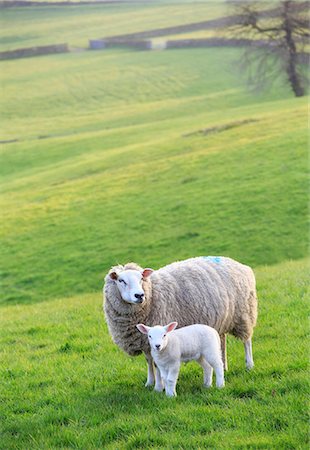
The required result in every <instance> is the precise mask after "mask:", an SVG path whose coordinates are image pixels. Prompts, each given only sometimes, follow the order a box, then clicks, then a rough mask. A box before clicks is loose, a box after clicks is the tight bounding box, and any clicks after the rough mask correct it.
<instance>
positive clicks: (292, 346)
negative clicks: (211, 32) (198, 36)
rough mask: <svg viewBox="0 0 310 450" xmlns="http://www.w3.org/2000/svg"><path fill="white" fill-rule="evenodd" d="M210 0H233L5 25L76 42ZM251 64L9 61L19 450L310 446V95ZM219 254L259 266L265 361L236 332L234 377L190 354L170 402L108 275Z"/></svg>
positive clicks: (6, 234)
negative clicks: (249, 365) (131, 332)
mask: <svg viewBox="0 0 310 450" xmlns="http://www.w3.org/2000/svg"><path fill="white" fill-rule="evenodd" d="M202 7H203V10H205V12H206V14H210V17H211V15H213V16H214V17H215V16H216V14H217V13H216V11H217V12H218V10H217V7H219V8H221V4H220V3H219V4H218V5H216V4H212V5H211V4H207V3H206V4H204V5H201V4H199V3H197V4H196V3H193V4H190V3H188V2H182V6H180V5H179V4H177V3H176V2H168V1H165V2H160V3H150V4H149V5H140V6H139V7H137V5H136V4H135V5H128V4H126V5H122V6H118V7H117V8H116V6H115V5H111V6H109V7H108V9H106V10H104V11H105V13H104V14H102V15H101V13H100V14H99V12H100V11H101V12H102V11H103V10H101V9H100V8H101V7H99V6H95V7H89V8H87V10H86V9H84V10H83V12H82V9H80V8H82V7H81V6H79V7H77V8H76V9H75V7H73V9H70V11H71V12H70V11H69V10H68V9H62V8H56V9H54V8H48V12H49V13H50V15H49V16H47V15H46V14H47V9H44V11H43V8H42V10H41V11H39V9H37V8H36V9H31V10H30V9H29V10H28V9H27V10H25V9H14V11H13V10H7V11H4V14H6V16H3V17H4V18H5V23H6V24H7V26H6V30H5V31H3V35H2V36H6V37H7V41H6V44H5V46H6V45H8V46H9V47H10V46H11V45H12V46H13V48H14V46H15V44H16V45H17V41H16V40H15V43H14V39H13V40H12V37H14V36H15V37H18V39H19V42H18V46H20V47H21V46H25V45H20V44H21V43H23V44H27V45H28V44H29V45H30V43H31V45H35V44H36V43H37V44H38V45H39V44H43V43H47V39H49V38H50V37H53V41H54V42H55V40H58V39H55V40H54V38H56V37H57V33H59V35H58V36H59V37H61V36H63V37H66V39H67V38H68V40H69V41H70V43H72V44H73V43H74V42H82V40H83V39H84V37H86V35H87V37H91V36H88V35H89V34H90V31H91V30H93V31H94V32H96V34H95V37H96V36H98V35H100V34H99V33H98V29H99V28H98V27H99V26H100V23H99V22H100V20H101V18H104V21H105V23H106V26H107V29H109V30H110V31H109V32H110V33H111V34H112V33H113V34H120V33H121V32H130V31H141V30H143V29H146V28H148V29H150V28H156V27H160V26H169V25H173V24H176V23H187V22H194V21H199V20H204V17H203V15H202V12H201V14H199V13H198V9H199V8H202ZM156 8H158V10H157V12H156V11H155V10H156ZM165 8H167V9H165ZM169 8H170V10H171V11H172V10H174V11H175V10H176V9H178V8H179V9H178V11H179V15H170V16H169V14H168V13H167V11H168V10H169ZM204 8H205V9H204ZM190 10H191V11H192V12H191V13H189V11H190ZM107 11H109V13H108V12H107ZM13 12H15V13H16V15H15V16H14V14H13ZM146 12H148V15H147V14H146ZM164 12H166V14H164ZM31 14H33V15H32V16H31ZM72 14H76V16H73V15H72ZM182 14H183V16H182ZM30 16H31V17H30ZM95 16H96V17H98V21H99V22H96V20H95ZM181 16H182V17H181ZM73 17H75V19H74V22H73ZM116 17H118V18H119V21H118V22H117V21H115V20H114V19H115V18H116ZM147 17H148V19H147ZM143 18H145V20H144V19H143ZM26 19H27V20H26ZM43 19H44V20H43ZM112 19H113V20H112ZM41 24H42V26H41ZM68 24H69V25H70V26H68ZM44 27H47V28H46V29H45V30H46V31H44ZM49 27H50V28H49ZM57 27H58V31H57ZM109 27H110V28H109ZM30 31H31V33H32V37H31V36H30V34H29V33H30ZM104 34H106V33H104ZM66 39H65V40H66ZM60 40H62V39H60ZM10 48H11V47H10ZM239 56H240V53H239V50H238V49H231V48H230V49H228V48H226V49H225V48H217V49H195V50H193V49H192V50H171V51H164V52H131V51H124V50H110V51H102V52H81V53H71V54H64V55H54V56H47V57H40V58H30V59H21V60H15V61H6V62H1V71H0V83H1V89H2V95H1V97H2V105H1V138H0V140H1V141H5V140H16V142H14V143H10V144H9V143H7V144H3V145H1V149H0V158H1V184H0V187H1V198H0V202H1V203H0V207H1V212H2V224H1V230H0V236H1V242H2V258H1V269H2V286H1V287H2V291H1V294H2V295H1V301H0V303H1V308H0V311H1V314H0V336H1V337H0V358H1V362H0V371H1V372H0V377H1V383H0V408H1V410H0V417H1V421H0V448H3V449H5V450H7V449H11V448H12V449H14V448H15V449H29V448H31V449H32V448H34V449H35V448H37V449H45V448H46V449H53V448H82V449H88V448H94V449H95V448H107V449H109V448H110V449H113V450H114V449H116V448H117V449H119V448H120V449H122V448H126V449H129V448H151V447H153V448H162V449H166V448H193V449H197V448H206V447H209V448H227V449H228V448H287V449H291V448H298V449H303V448H307V443H308V441H307V403H306V393H307V388H308V385H307V375H308V373H307V354H306V352H307V330H308V329H307V323H306V317H307V306H306V300H307V299H308V292H307V290H306V288H307V282H308V278H307V276H308V269H309V263H308V260H307V259H306V257H307V255H308V245H307V239H306V236H307V212H308V211H307V203H308V185H307V166H308V155H307V144H308V142H307V128H308V124H307V106H308V105H307V100H306V99H305V98H300V99H296V98H294V97H293V95H292V93H291V92H290V90H289V88H288V87H287V86H286V84H285V83H284V82H283V80H278V81H277V83H275V84H274V85H273V88H272V89H271V90H269V91H266V92H261V93H255V94H254V93H253V92H250V91H249V90H247V89H246V88H245V87H244V84H243V79H242V77H241V76H240V74H239V72H238V71H237V70H236V69H235V67H236V66H237V65H238V58H239ZM212 128H214V129H215V130H218V131H217V132H211V133H208V134H203V132H202V130H206V129H212ZM208 254H209V255H210V254H211V255H212V254H214V255H228V256H231V257H233V258H235V259H238V260H240V261H242V262H244V263H247V264H250V265H252V266H253V267H254V269H255V272H256V275H257V280H258V293H259V299H260V303H259V320H258V325H257V329H256V331H255V337H254V357H255V362H256V367H255V370H254V371H253V372H251V373H247V372H246V371H245V369H244V362H243V359H244V355H243V349H242V345H241V344H240V342H237V341H236V340H234V339H233V338H230V340H229V348H228V350H229V365H230V370H229V372H228V374H227V378H226V387H225V389H224V390H222V391H217V390H216V389H211V390H210V391H205V390H204V389H203V388H202V387H201V384H202V374H201V371H200V368H199V366H196V365H194V364H192V363H191V364H188V365H186V366H184V367H183V368H182V371H181V376H180V380H179V384H178V394H179V396H178V397H177V399H172V400H168V399H166V398H165V396H164V395H157V394H156V393H154V392H152V391H148V390H146V389H145V388H144V381H145V376H146V367H145V366H146V364H145V362H144V359H143V357H138V358H129V357H128V356H126V355H125V354H123V353H122V352H121V351H120V350H119V349H118V348H117V347H116V346H115V345H113V344H112V342H111V339H110V337H109V336H108V333H107V328H106V325H105V322H104V319H103V315H102V311H101V301H102V300H101V289H102V284H103V278H104V275H105V273H106V272H107V270H108V269H109V267H110V266H111V265H113V264H115V263H117V262H120V263H122V262H127V261H129V260H135V261H136V262H138V263H140V264H141V265H144V266H149V267H153V268H158V267H160V266H162V265H164V264H166V263H169V262H171V261H173V260H177V259H183V258H187V257H190V256H195V255H208Z"/></svg>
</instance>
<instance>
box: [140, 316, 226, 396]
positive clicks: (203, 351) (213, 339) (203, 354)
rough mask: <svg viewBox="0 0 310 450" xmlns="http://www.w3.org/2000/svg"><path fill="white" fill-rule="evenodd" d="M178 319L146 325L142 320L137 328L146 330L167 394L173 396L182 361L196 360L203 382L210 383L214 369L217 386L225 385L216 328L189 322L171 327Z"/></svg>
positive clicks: (141, 330) (207, 385) (205, 384)
mask: <svg viewBox="0 0 310 450" xmlns="http://www.w3.org/2000/svg"><path fill="white" fill-rule="evenodd" d="M177 325H178V323H177V322H172V323H169V325H166V326H163V327H162V326H160V325H156V326H155V327H148V326H146V325H143V324H142V323H140V324H138V325H137V328H138V330H139V331H140V332H141V333H143V334H147V336H148V340H149V343H150V347H151V354H152V357H153V359H154V361H155V364H156V366H157V367H158V369H159V370H160V374H161V376H162V380H163V383H164V386H163V387H164V388H165V391H166V395H167V396H168V397H173V396H176V395H177V393H176V389H175V388H176V384H177V380H178V376H179V371H180V366H181V362H187V361H192V360H195V361H197V362H198V363H199V364H200V365H201V366H202V368H203V381H204V383H203V384H204V386H206V387H210V386H211V385H212V372H213V369H214V371H215V374H216V386H217V387H219V388H221V387H224V367H223V361H222V357H221V342H220V337H219V335H218V332H217V331H216V330H215V329H214V328H211V327H208V326H207V325H200V324H196V325H190V326H188V327H184V328H179V329H178V330H175V331H173V330H174V329H175V328H176V326H177Z"/></svg>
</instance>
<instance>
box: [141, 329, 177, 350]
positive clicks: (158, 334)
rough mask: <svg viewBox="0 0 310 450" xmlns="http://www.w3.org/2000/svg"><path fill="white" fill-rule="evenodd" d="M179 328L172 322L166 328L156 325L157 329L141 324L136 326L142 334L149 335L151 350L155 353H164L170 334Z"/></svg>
mask: <svg viewBox="0 0 310 450" xmlns="http://www.w3.org/2000/svg"><path fill="white" fill-rule="evenodd" d="M177 326H178V323H177V322H171V323H169V324H168V325H165V326H164V327H162V326H160V325H155V327H148V326H146V325H143V323H139V324H138V325H136V327H137V328H138V330H139V331H140V333H142V334H147V337H148V339H149V343H150V346H151V349H152V350H153V351H155V352H161V351H163V350H164V349H165V348H166V346H167V343H168V336H167V335H168V333H170V332H171V331H173V330H174V329H175V328H176V327H177Z"/></svg>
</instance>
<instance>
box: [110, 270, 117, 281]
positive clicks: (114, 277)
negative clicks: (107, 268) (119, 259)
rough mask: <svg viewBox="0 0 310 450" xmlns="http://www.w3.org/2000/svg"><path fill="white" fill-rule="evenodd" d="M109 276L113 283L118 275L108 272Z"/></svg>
mask: <svg viewBox="0 0 310 450" xmlns="http://www.w3.org/2000/svg"><path fill="white" fill-rule="evenodd" d="M109 275H110V278H112V280H114V281H115V280H117V278H118V275H117V273H116V272H110V273H109Z"/></svg>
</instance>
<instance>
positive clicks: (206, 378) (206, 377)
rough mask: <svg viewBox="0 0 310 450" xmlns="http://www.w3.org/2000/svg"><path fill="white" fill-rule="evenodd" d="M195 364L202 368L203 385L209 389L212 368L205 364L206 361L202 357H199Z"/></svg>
mask: <svg viewBox="0 0 310 450" xmlns="http://www.w3.org/2000/svg"><path fill="white" fill-rule="evenodd" d="M197 362H198V363H199V364H200V365H201V367H202V368H203V385H204V386H205V387H208V388H209V387H211V386H212V374H213V369H212V366H210V364H209V363H208V362H207V360H206V359H205V358H204V357H203V356H201V357H200V358H199V359H198V360H197Z"/></svg>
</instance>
